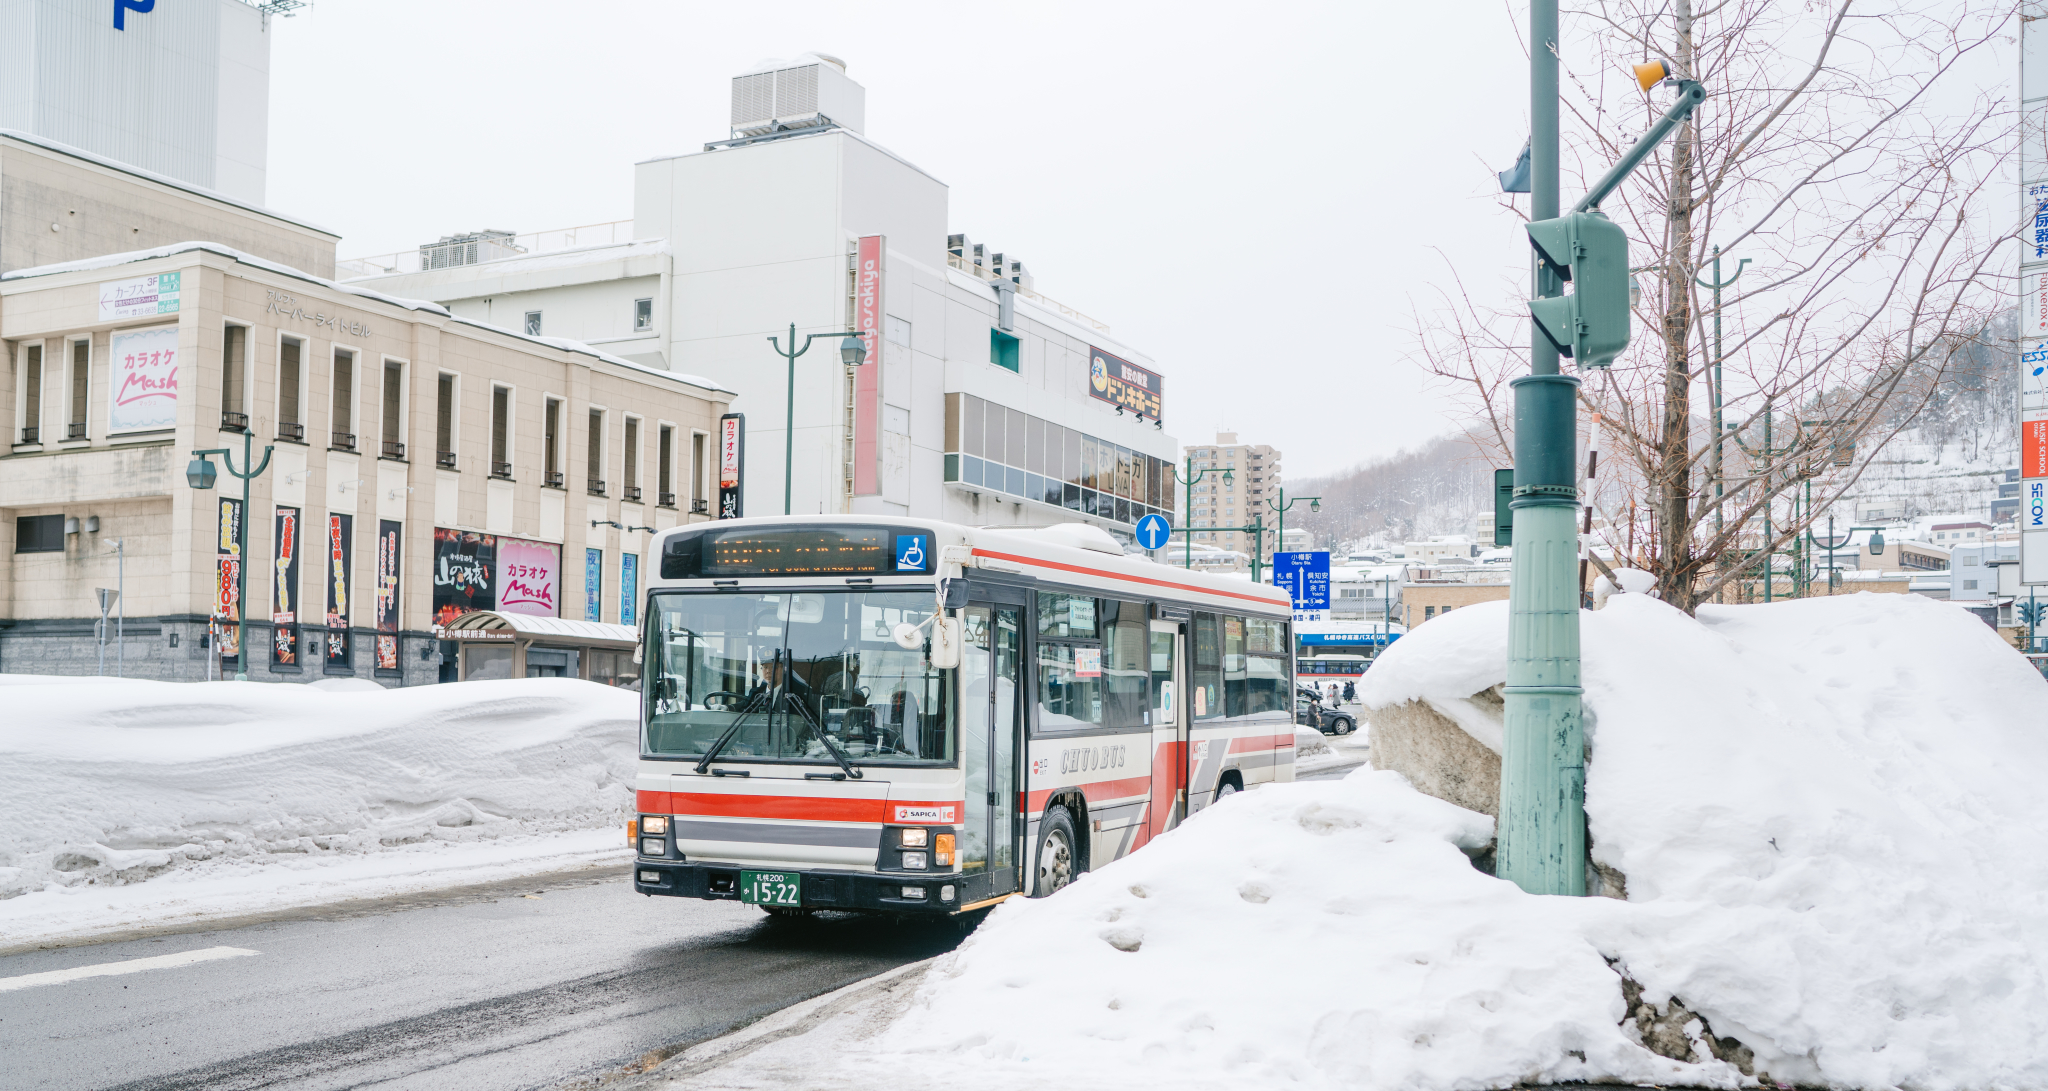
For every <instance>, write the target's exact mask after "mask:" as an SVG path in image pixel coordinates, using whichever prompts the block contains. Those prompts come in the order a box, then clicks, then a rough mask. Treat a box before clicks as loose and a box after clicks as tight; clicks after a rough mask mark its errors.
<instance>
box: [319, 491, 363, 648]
mask: <svg viewBox="0 0 2048 1091" xmlns="http://www.w3.org/2000/svg"><path fill="white" fill-rule="evenodd" d="M355 525H356V517H355V516H353V515H340V514H330V515H329V516H328V517H327V556H326V562H327V563H326V564H325V565H323V566H322V567H323V568H324V569H325V571H326V579H325V580H324V581H323V582H325V583H326V584H327V663H328V665H330V666H336V667H346V666H348V665H349V639H348V614H349V606H350V603H349V592H350V591H351V590H353V588H352V587H351V586H350V579H349V573H350V572H351V571H353V569H352V568H351V567H350V564H349V562H350V561H352V560H354V556H353V551H354V547H355V543H354V541H353V537H354V532H355Z"/></svg>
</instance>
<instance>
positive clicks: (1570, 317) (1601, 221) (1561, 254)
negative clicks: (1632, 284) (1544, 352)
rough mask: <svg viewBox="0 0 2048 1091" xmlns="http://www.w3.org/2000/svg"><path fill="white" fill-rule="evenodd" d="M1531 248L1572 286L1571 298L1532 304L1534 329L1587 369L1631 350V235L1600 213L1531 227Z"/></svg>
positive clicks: (1576, 214) (1565, 217)
mask: <svg viewBox="0 0 2048 1091" xmlns="http://www.w3.org/2000/svg"><path fill="white" fill-rule="evenodd" d="M1528 227H1529V242H1530V245H1532V246H1534V247H1535V248H1536V253H1537V254H1539V255H1541V256H1542V258H1543V259H1544V260H1545V261H1548V262H1549V263H1550V264H1551V265H1553V266H1555V267H1556V269H1557V274H1558V276H1559V277H1561V278H1563V279H1565V280H1567V281H1570V282H1571V284H1572V292H1571V294H1570V295H1562V296H1556V297H1554V298H1551V299H1532V300H1530V301H1529V314H1530V316H1531V317H1533V318H1534V319H1535V320H1536V328H1537V329H1539V330H1542V331H1543V335H1544V336H1545V337H1548V338H1549V339H1550V343H1551V344H1553V345H1555V346H1557V351H1558V352H1559V353H1561V354H1563V355H1565V356H1569V357H1571V358H1572V359H1573V360H1575V361H1577V362H1578V365H1579V366H1580V367H1582V368H1584V367H1606V366H1608V365H1609V364H1612V363H1613V362H1614V358H1615V357H1616V356H1619V355H1621V350H1622V349H1625V348H1627V347H1628V320H1629V309H1628V235H1627V234H1625V233H1624V232H1623V231H1622V230H1621V228H1620V227H1618V226H1616V225H1615V223H1614V221H1612V220H1609V219H1608V218H1607V217H1605V216H1602V215H1600V214H1599V213H1597V212H1572V213H1567V214H1566V215H1563V216H1559V217H1558V218H1557V219H1554V220H1537V221H1536V222H1534V223H1531V224H1529V225H1528Z"/></svg>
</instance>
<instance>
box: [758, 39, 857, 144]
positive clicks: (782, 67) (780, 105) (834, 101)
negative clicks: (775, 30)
mask: <svg viewBox="0 0 2048 1091" xmlns="http://www.w3.org/2000/svg"><path fill="white" fill-rule="evenodd" d="M866 115H867V89H866V88H864V87H862V86H861V85H860V84H858V83H855V82H853V80H851V79H849V78H848V77H847V75H846V62H844V61H841V60H840V59H839V58H837V57H831V56H827V55H825V54H823V53H806V54H804V55H803V56H801V57H799V58H797V59H796V60H794V61H769V62H766V63H764V64H762V65H761V66H760V67H759V68H757V69H756V70H754V71H752V72H748V73H746V74H744V75H739V76H734V77H733V78H732V131H733V135H734V136H761V135H764V134H767V133H772V132H775V131H777V130H783V129H806V128H811V127H813V126H819V125H837V126H839V127H840V128H842V129H850V130H852V131H853V132H856V133H857V132H860V131H861V129H862V127H863V126H865V124H866V122H867V116H866Z"/></svg>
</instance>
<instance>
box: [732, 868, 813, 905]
mask: <svg viewBox="0 0 2048 1091" xmlns="http://www.w3.org/2000/svg"><path fill="white" fill-rule="evenodd" d="M740 901H743V902H746V903H747V904H748V905H802V904H803V876H802V875H800V874H798V873H797V872H794V871H742V872H740Z"/></svg>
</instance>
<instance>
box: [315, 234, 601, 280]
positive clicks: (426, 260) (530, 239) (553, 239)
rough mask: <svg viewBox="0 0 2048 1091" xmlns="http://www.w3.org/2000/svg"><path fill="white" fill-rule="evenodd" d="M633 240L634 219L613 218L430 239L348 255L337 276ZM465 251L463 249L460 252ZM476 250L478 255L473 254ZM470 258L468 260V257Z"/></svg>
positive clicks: (443, 265)
mask: <svg viewBox="0 0 2048 1091" xmlns="http://www.w3.org/2000/svg"><path fill="white" fill-rule="evenodd" d="M632 241H633V221H631V220H613V221H611V222H610V223H601V224H583V225H581V226H578V227H558V228H555V229H554V230H551V231H533V232H528V233H527V234H524V235H513V236H511V237H509V238H478V239H465V240H463V241H461V242H450V243H427V244H426V245H424V246H418V247H414V248H413V249H411V250H400V251H398V252H396V253H391V254H372V255H370V256H369V257H363V258H346V259H343V260H341V261H337V262H335V263H334V275H335V277H336V278H337V279H341V280H347V279H349V278H351V277H379V276H391V275H394V274H398V273H418V272H421V271H423V270H426V269H429V268H435V269H446V268H451V267H461V266H464V265H482V264H485V263H487V262H492V261H503V260H505V259H507V258H516V257H523V256H525V255H527V254H544V253H547V252H549V251H552V250H571V249H574V248H576V247H579V246H606V245H610V244H613V243H622V242H632ZM456 251H462V253H456ZM472 253H473V254H474V256H472ZM464 259H467V260H464Z"/></svg>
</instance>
